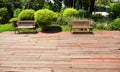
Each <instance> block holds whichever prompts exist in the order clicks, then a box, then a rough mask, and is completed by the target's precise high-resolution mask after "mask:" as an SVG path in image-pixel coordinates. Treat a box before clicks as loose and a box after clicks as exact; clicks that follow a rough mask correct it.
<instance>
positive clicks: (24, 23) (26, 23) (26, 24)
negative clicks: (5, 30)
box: [14, 20, 37, 33]
mask: <svg viewBox="0 0 120 72" xmlns="http://www.w3.org/2000/svg"><path fill="white" fill-rule="evenodd" d="M14 26H15V33H16V31H17V30H18V32H20V30H19V29H21V28H29V29H30V28H31V29H35V30H36V25H35V22H34V20H19V21H17V22H16V25H14ZM36 32H37V30H36Z"/></svg>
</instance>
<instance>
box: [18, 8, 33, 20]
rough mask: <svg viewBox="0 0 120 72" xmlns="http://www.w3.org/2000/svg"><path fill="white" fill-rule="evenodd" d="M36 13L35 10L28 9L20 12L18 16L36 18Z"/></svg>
mask: <svg viewBox="0 0 120 72" xmlns="http://www.w3.org/2000/svg"><path fill="white" fill-rule="evenodd" d="M34 13H35V11H34V10H32V9H26V10H23V11H21V12H20V13H19V15H18V18H20V20H34Z"/></svg>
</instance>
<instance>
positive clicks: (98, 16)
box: [91, 14, 104, 21]
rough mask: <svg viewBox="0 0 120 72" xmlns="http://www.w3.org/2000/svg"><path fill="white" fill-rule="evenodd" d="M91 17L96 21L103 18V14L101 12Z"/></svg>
mask: <svg viewBox="0 0 120 72" xmlns="http://www.w3.org/2000/svg"><path fill="white" fill-rule="evenodd" d="M91 18H92V19H93V20H95V21H98V20H100V19H103V18H104V16H102V15H101V14H95V15H92V16H91Z"/></svg>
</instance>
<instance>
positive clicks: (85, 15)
mask: <svg viewBox="0 0 120 72" xmlns="http://www.w3.org/2000/svg"><path fill="white" fill-rule="evenodd" d="M78 15H79V17H81V18H82V17H84V18H86V17H88V15H89V14H88V12H87V11H85V10H83V9H80V10H78Z"/></svg>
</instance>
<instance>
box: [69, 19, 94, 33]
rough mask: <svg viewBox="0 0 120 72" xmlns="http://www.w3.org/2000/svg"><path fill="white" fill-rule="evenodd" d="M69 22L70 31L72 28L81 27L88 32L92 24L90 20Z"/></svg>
mask: <svg viewBox="0 0 120 72" xmlns="http://www.w3.org/2000/svg"><path fill="white" fill-rule="evenodd" d="M69 24H70V27H71V29H70V32H71V31H72V29H73V28H78V29H82V30H84V31H85V30H88V29H89V32H91V31H92V24H91V21H90V20H72V21H70V23H69Z"/></svg>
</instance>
